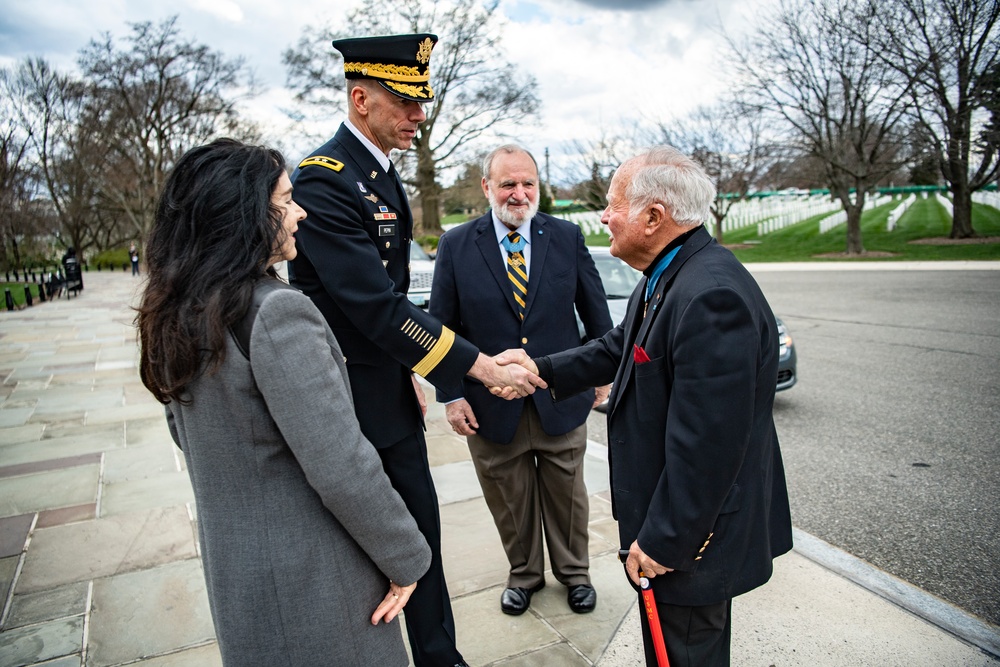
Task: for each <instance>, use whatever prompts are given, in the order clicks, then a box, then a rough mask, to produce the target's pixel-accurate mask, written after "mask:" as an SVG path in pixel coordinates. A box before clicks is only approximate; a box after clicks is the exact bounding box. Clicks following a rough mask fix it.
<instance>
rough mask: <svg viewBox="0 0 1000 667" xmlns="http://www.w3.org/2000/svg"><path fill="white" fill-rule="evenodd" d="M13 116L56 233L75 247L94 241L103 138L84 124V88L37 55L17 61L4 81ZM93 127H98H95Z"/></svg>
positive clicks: (102, 161)
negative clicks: (25, 139) (26, 141)
mask: <svg viewBox="0 0 1000 667" xmlns="http://www.w3.org/2000/svg"><path fill="white" fill-rule="evenodd" d="M5 89H6V90H5V92H7V93H8V94H9V95H11V98H12V100H13V102H12V104H13V106H14V107H15V109H16V113H17V117H18V121H19V122H20V124H21V125H22V127H24V128H25V129H26V131H27V132H28V135H29V136H30V145H31V160H32V162H33V164H34V167H35V169H36V170H37V172H38V180H39V182H40V184H41V187H42V188H43V189H44V192H45V194H46V195H47V197H48V202H47V203H46V204H45V206H44V207H40V206H37V205H36V206H34V207H33V210H35V211H38V210H40V208H46V209H50V210H51V211H52V213H53V214H54V217H55V218H56V220H57V222H58V225H57V233H56V236H57V238H59V239H60V241H61V243H62V244H63V245H64V246H67V247H68V246H73V247H74V248H76V249H77V251H78V252H79V253H81V254H82V253H83V252H84V251H85V250H87V249H88V248H91V247H93V246H94V245H95V238H96V237H95V236H94V234H93V233H92V228H91V223H92V221H93V220H94V217H95V213H96V211H95V208H96V207H97V206H98V205H99V202H98V193H99V190H100V171H101V165H103V163H104V158H105V153H106V149H105V144H104V141H103V140H102V139H103V136H102V135H101V134H100V132H97V133H93V132H91V131H90V130H92V129H93V128H88V129H86V130H85V129H84V128H83V127H82V126H81V119H82V117H83V115H84V111H85V109H84V105H85V99H84V94H83V93H84V88H83V86H82V85H81V84H80V83H79V82H77V81H74V80H73V79H72V78H71V77H70V76H68V75H65V74H61V73H59V72H57V71H55V70H53V69H52V68H51V67H50V66H49V64H48V63H47V62H46V61H45V60H42V59H40V58H29V59H27V60H25V61H23V62H22V63H21V64H20V65H19V66H18V67H17V69H16V71H15V72H14V73H12V75H11V77H9V78H8V79H7V80H6V82H5ZM98 129H99V128H98Z"/></svg>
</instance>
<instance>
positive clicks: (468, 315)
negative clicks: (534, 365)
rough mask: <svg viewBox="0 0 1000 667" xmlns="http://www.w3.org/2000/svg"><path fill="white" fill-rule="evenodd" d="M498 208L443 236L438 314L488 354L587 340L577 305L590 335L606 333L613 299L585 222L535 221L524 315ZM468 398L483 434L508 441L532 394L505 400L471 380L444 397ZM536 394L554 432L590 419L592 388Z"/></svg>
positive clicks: (435, 300)
mask: <svg viewBox="0 0 1000 667" xmlns="http://www.w3.org/2000/svg"><path fill="white" fill-rule="evenodd" d="M502 257H503V256H502V254H501V249H500V246H499V244H498V243H497V238H496V234H495V233H494V228H493V217H492V213H489V212H488V213H487V214H486V215H484V216H482V217H481V218H479V219H478V220H474V221H472V222H468V223H466V224H464V225H461V226H459V227H456V228H455V229H452V230H451V231H449V232H448V233H446V234H445V235H444V236H442V237H441V242H440V244H439V245H438V254H437V260H436V265H435V267H434V285H433V287H432V289H431V301H430V313H431V315H433V316H434V317H436V318H437V319H439V320H441V322H442V323H443V324H444V325H445V326H447V327H450V328H452V329H454V330H455V332H456V333H458V334H460V335H461V336H462V337H463V338H465V339H466V340H469V341H471V342H472V343H474V344H475V345H476V346H478V347H479V349H480V350H482V351H483V352H485V353H486V354H490V355H492V354H496V353H498V352H502V351H504V350H506V349H509V348H514V347H523V348H524V349H525V350H527V352H528V354H529V355H531V356H539V355H543V354H549V353H551V352H558V351H561V350H566V349H569V348H572V347H576V346H577V345H579V344H580V333H579V331H578V329H577V323H576V316H575V311H574V305H575V306H576V310H577V311H579V313H580V320H581V321H582V322H583V325H584V329H585V331H586V332H587V336H588V337H590V338H599V337H601V336H603V335H604V334H605V333H607V332H608V330H609V329H611V327H612V326H613V323H612V322H611V315H610V314H609V313H608V303H607V298H606V297H605V295H604V287H603V286H602V285H601V276H600V274H598V273H597V267H595V266H594V260H593V258H591V256H590V253H589V252H588V251H587V248H586V246H585V245H584V239H583V234H582V233H581V232H580V228H579V227H577V226H576V225H574V224H573V223H571V222H567V221H565V220H560V219H558V218H553V217H552V216H549V215H546V214H544V213H539V214H537V215H536V216H535V217H534V218H533V219H532V221H531V264H530V266H529V276H528V300H527V302H526V309H525V316H524V321H523V322H522V321H521V319H520V318H519V317H518V315H517V310H516V309H515V304H514V295H513V293H512V290H511V287H510V281H509V280H508V279H507V272H506V268H505V267H504V264H503V259H502ZM463 396H464V397H465V398H466V400H468V401H469V404H470V405H471V406H472V410H473V412H474V413H475V415H476V418H477V421H478V422H479V430H478V433H479V435H481V436H482V437H484V438H486V439H487V440H491V441H493V442H497V443H501V444H506V443H509V442H510V441H511V439H513V437H514V432H515V431H516V430H517V424H518V420H519V419H520V416H521V410H522V409H523V407H524V400H526V399H516V400H513V401H505V400H503V399H500V398H497V397H495V396H493V395H491V394H490V392H489V391H488V390H487V389H486V387H484V386H483V385H482V384H481V383H478V382H475V381H473V380H470V379H467V380H466V381H465V383H464V387H462V388H461V390H460V391H458V392H455V391H452V392H448V391H438V400H439V401H441V402H445V401H450V400H454V399H456V398H461V397H463ZM531 400H533V401H534V403H535V407H537V408H538V414H539V416H540V417H541V423H542V428H543V429H544V431H545V432H546V433H548V434H549V435H562V434H563V433H567V432H569V431H571V430H573V429H574V428H576V427H577V426H579V425H580V424H582V423H583V422H584V421H586V419H587V415H588V414H589V412H590V408H591V406H592V405H593V402H594V392H593V390H591V389H588V390H587V391H585V392H583V393H581V394H578V395H576V396H573V397H572V398H570V399H568V400H566V401H562V402H560V403H558V404H557V403H555V402H554V401H553V400H552V396H551V395H550V394H549V393H548V392H545V391H536V392H535V393H534V394H533V395H532V396H531Z"/></svg>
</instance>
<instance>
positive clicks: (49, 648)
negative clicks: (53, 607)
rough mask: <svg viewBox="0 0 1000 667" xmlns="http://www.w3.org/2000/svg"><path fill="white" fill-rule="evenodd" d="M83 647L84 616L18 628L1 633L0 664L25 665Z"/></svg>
mask: <svg viewBox="0 0 1000 667" xmlns="http://www.w3.org/2000/svg"><path fill="white" fill-rule="evenodd" d="M82 648H83V617H82V616H74V617H71V618H63V619H59V620H58V621H49V622H48V623H39V624H37V625H30V626H27V627H23V628H16V629H14V630H10V631H7V632H4V633H2V634H0V667H23V666H24V665H32V664H35V663H39V662H42V661H43V660H51V659H53V658H59V657H62V656H68V655H70V654H73V653H80V651H81V649H82Z"/></svg>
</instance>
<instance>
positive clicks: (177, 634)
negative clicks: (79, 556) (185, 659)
mask: <svg viewBox="0 0 1000 667" xmlns="http://www.w3.org/2000/svg"><path fill="white" fill-rule="evenodd" d="M214 637H215V630H214V628H213V626H212V617H211V614H210V612H209V608H208V597H207V595H206V594H205V578H204V574H203V573H202V569H201V561H200V560H198V559H190V560H184V561H180V562H174V563H168V564H166V565H163V566H162V567H157V568H153V569H148V570H142V571H139V572H133V573H130V574H122V575H118V576H114V577H109V578H107V579H98V580H97V581H95V582H94V606H93V610H92V612H91V620H90V642H89V645H88V658H87V663H88V667H108V666H110V665H117V664H120V663H124V662H130V661H133V660H137V659H139V658H148V657H152V656H157V655H160V654H164V653H174V652H176V651H177V650H178V649H180V648H184V647H189V646H196V645H201V644H204V643H205V642H207V641H210V640H211V639H213V638H214Z"/></svg>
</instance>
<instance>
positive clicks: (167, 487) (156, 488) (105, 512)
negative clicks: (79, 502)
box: [101, 471, 194, 517]
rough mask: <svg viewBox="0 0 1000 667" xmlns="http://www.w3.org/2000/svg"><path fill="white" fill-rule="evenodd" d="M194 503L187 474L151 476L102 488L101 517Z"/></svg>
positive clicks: (171, 473) (168, 473)
mask: <svg viewBox="0 0 1000 667" xmlns="http://www.w3.org/2000/svg"><path fill="white" fill-rule="evenodd" d="M189 502H194V492H193V491H192V490H191V480H190V478H189V477H188V474H187V472H176V471H175V472H166V473H159V474H151V475H149V476H148V477H146V478H139V479H132V480H129V481H126V482H119V483H117V484H107V485H106V486H105V487H104V498H103V500H102V504H101V516H102V517H110V516H114V515H118V514H130V513H135V512H138V511H142V510H149V509H153V508H158V507H174V506H177V505H184V504H186V503H189Z"/></svg>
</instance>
